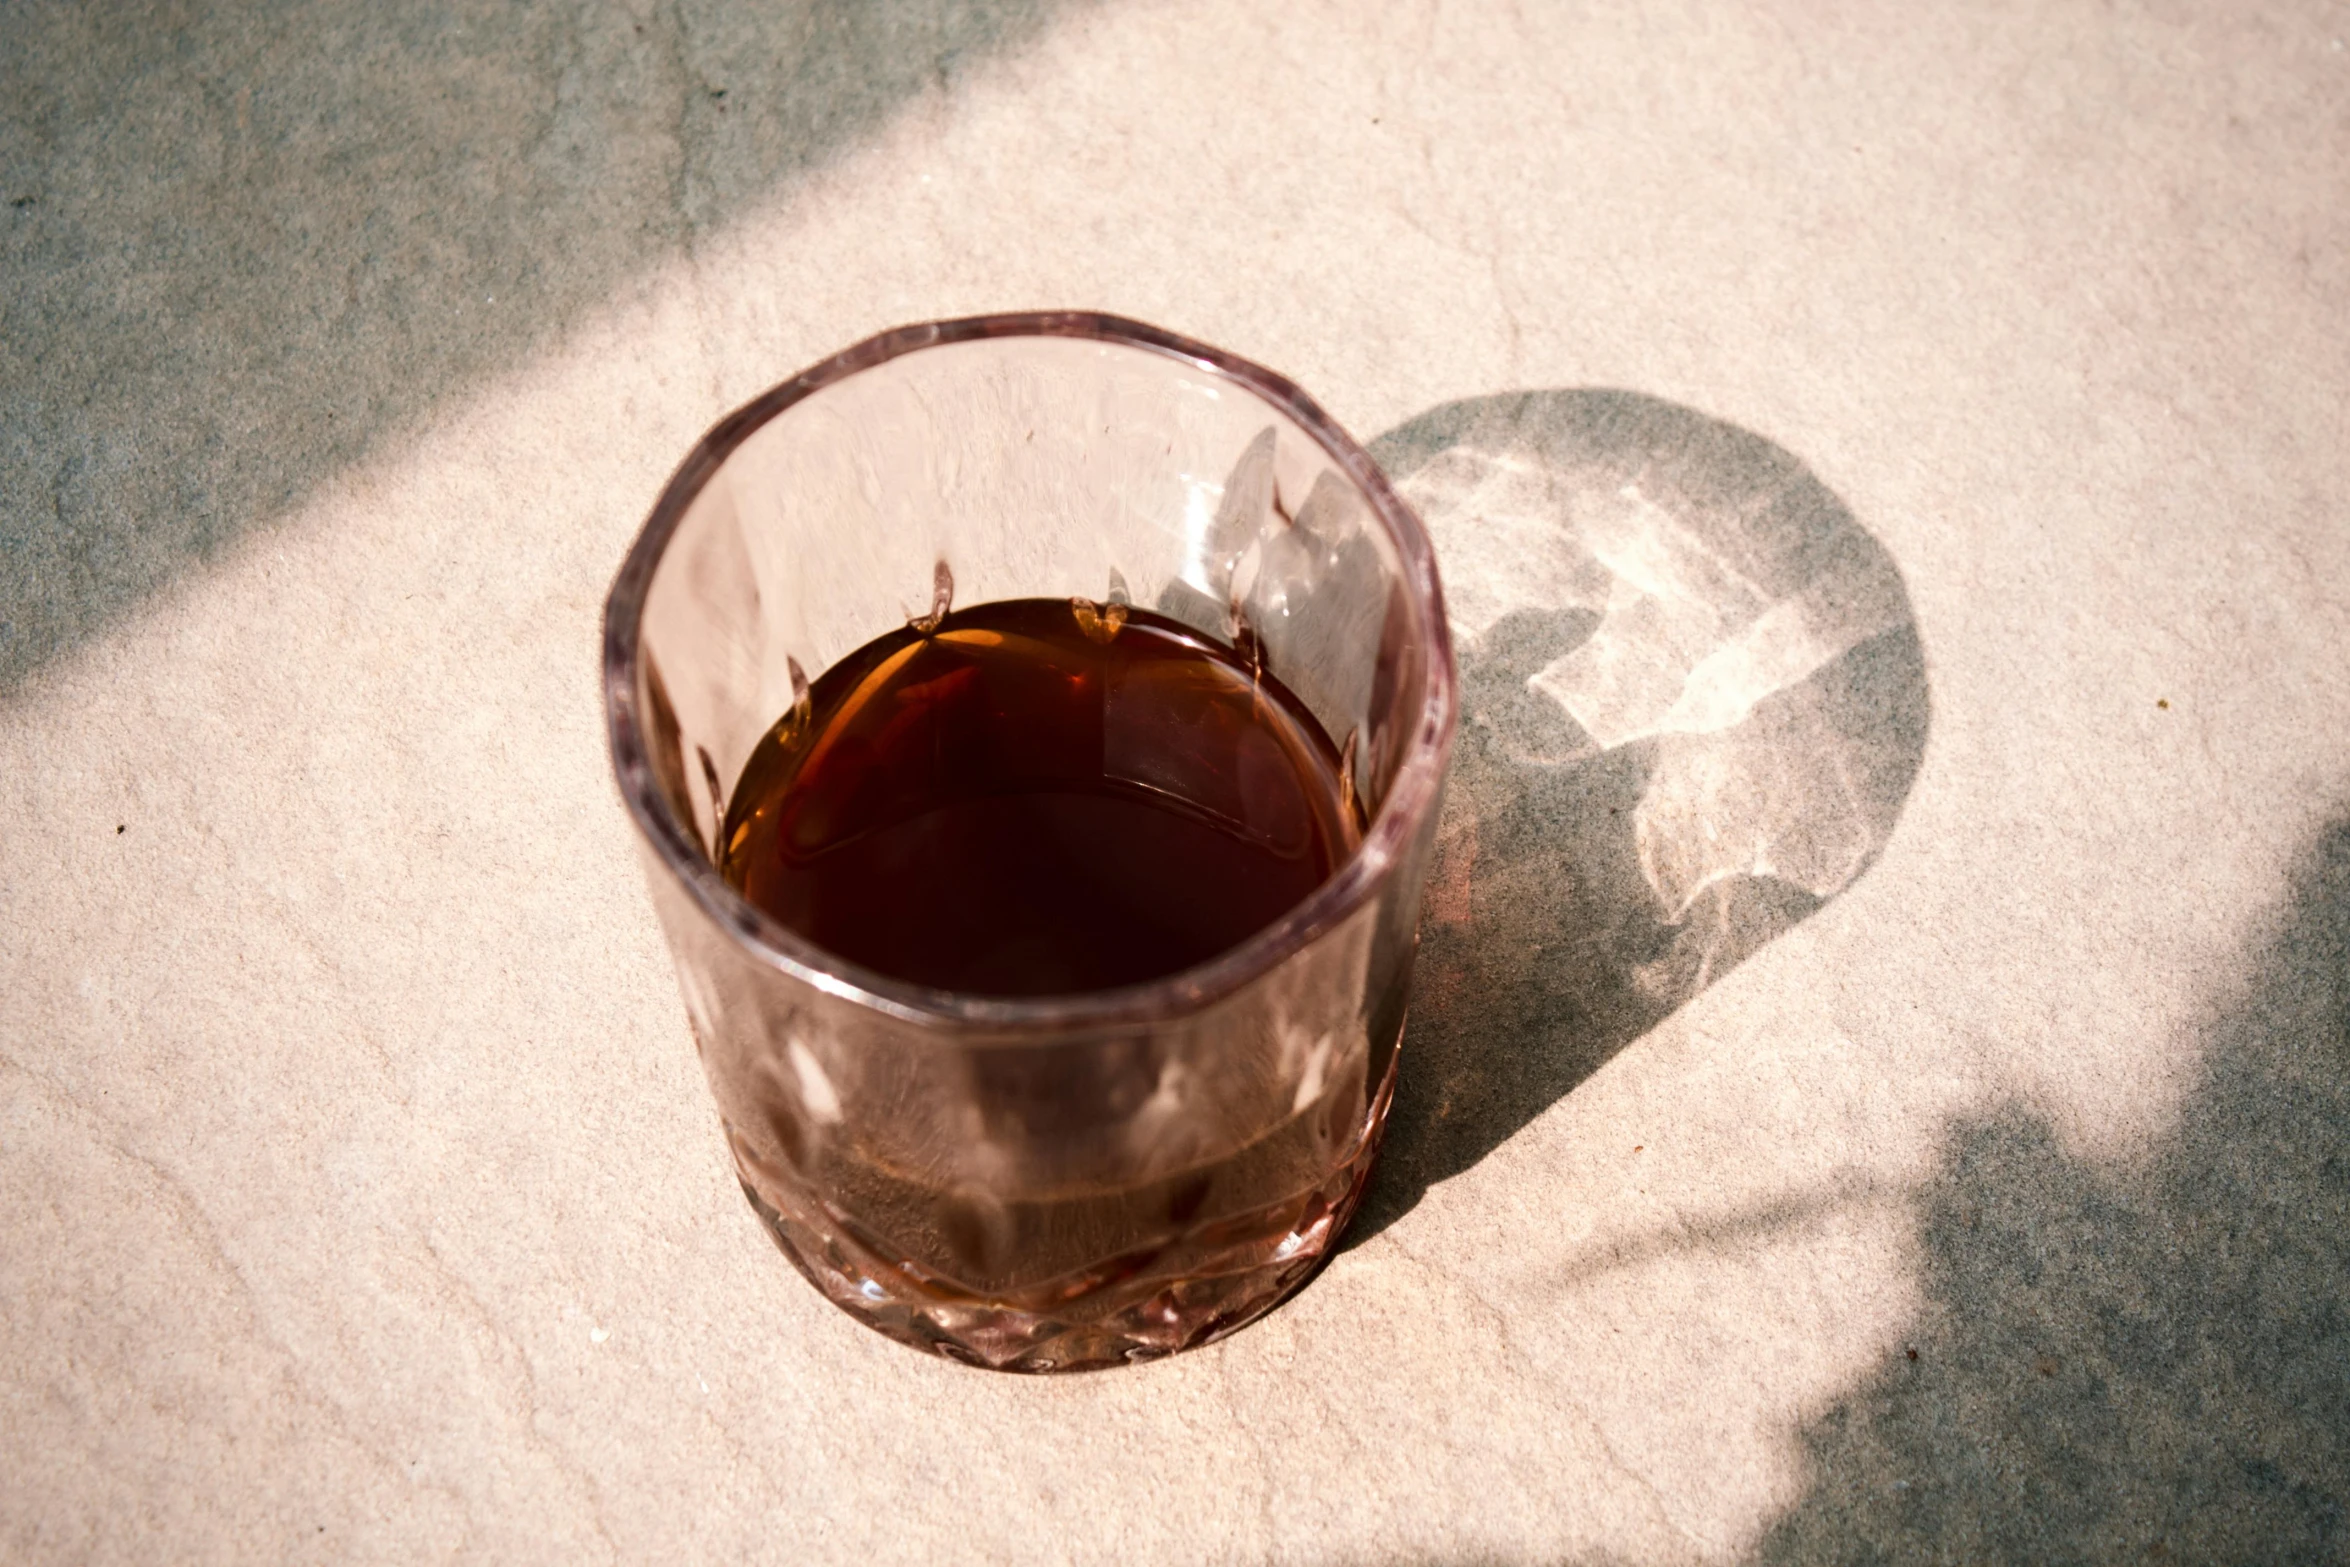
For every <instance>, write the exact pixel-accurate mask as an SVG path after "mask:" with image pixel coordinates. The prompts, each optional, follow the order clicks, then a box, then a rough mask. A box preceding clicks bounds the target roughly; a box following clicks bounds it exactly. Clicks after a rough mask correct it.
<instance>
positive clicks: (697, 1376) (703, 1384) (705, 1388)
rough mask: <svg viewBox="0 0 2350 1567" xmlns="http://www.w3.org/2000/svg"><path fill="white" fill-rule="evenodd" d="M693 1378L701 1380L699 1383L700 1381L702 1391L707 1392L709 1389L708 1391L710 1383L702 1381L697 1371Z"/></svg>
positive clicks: (697, 1380)
mask: <svg viewBox="0 0 2350 1567" xmlns="http://www.w3.org/2000/svg"><path fill="white" fill-rule="evenodd" d="M694 1380H695V1381H696V1382H701V1383H702V1391H703V1392H705V1393H707V1392H709V1391H710V1384H709V1383H707V1382H702V1378H701V1376H700V1374H699V1373H697V1374H696V1375H695V1377H694Z"/></svg>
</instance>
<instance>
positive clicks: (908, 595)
mask: <svg viewBox="0 0 2350 1567" xmlns="http://www.w3.org/2000/svg"><path fill="white" fill-rule="evenodd" d="M1042 596H1058V597H1066V598H1068V599H1070V600H1072V601H1073V602H1074V601H1080V600H1083V601H1089V602H1090V604H1092V605H1094V606H1107V605H1111V604H1116V603H1130V604H1133V605H1136V606H1141V607H1149V608H1155V609H1157V610H1158V611H1159V612H1161V613H1163V614H1166V615H1168V616H1170V617H1172V618H1174V619H1176V620H1179V621H1182V622H1184V623H1185V624H1187V625H1189V626H1191V627H1193V628H1195V629H1196V630H1199V631H1201V632H1203V633H1205V634H1207V635H1209V636H1210V637H1212V638H1214V639H1216V640H1218V641H1219V642H1221V643H1223V644H1224V645H1227V646H1230V647H1233V648H1235V649H1237V650H1240V651H1241V652H1242V653H1244V654H1245V655H1246V657H1247V658H1248V659H1250V660H1251V661H1253V667H1255V668H1258V669H1260V670H1264V671H1268V672H1270V673H1271V674H1272V675H1273V676H1274V677H1275V678H1276V679H1278V680H1279V681H1280V682H1281V683H1282V684H1283V685H1285V686H1286V687H1287V688H1288V689H1289V691H1290V692H1291V693H1293V694H1294V695H1295V696H1296V697H1297V698H1298V699H1299V701H1301V702H1302V703H1303V704H1304V706H1305V707H1306V708H1307V709H1308V710H1309V711H1310V712H1311V713H1312V714H1313V716H1314V717H1315V719H1316V720H1317V722H1319V723H1320V725H1321V726H1322V728H1323V729H1324V730H1325V731H1326V732H1327V734H1328V735H1329V737H1330V738H1331V740H1332V741H1333V742H1335V743H1336V745H1337V747H1338V750H1339V754H1340V755H1341V757H1342V758H1343V759H1344V787H1346V788H1349V789H1351V790H1352V792H1353V794H1354V795H1355V797H1356V800H1357V802H1359V809H1360V812H1361V817H1362V820H1363V822H1364V824H1365V825H1364V831H1363V836H1362V841H1361V844H1360V846H1359V847H1358V848H1357V849H1356V850H1355V851H1354V853H1353V854H1352V856H1351V857H1349V858H1347V859H1346V860H1345V861H1344V862H1343V863H1341V864H1340V865H1338V866H1337V868H1336V869H1335V870H1334V871H1333V873H1332V874H1331V875H1330V877H1329V878H1328V879H1327V880H1326V881H1324V882H1323V883H1322V884H1321V885H1320V886H1319V887H1318V888H1317V889H1316V890H1315V891H1314V892H1313V893H1312V894H1310V895H1309V896H1308V897H1307V898H1306V899H1305V901H1303V902H1302V903H1300V904H1298V905H1297V906H1296V907H1295V908H1293V909H1291V910H1290V911H1289V912H1288V913H1287V914H1286V915H1284V916H1283V917H1281V918H1280V919H1278V920H1276V921H1275V922H1274V923H1273V924H1271V925H1269V926H1266V927H1265V928H1264V929H1262V930H1259V931H1258V932H1257V933H1256V934H1255V935H1253V936H1250V937H1248V938H1247V939H1246V940H1244V941H1242V942H1241V943H1240V944H1239V945H1237V946H1235V947H1232V948H1231V949H1229V950H1228V951H1225V952H1224V953H1222V954H1221V955H1220V956H1217V957H1215V958H1212V959H1211V960H1209V961H1207V962H1204V963H1200V964H1198V965H1196V966H1194V967H1191V968H1187V969H1183V970H1181V971H1179V972H1176V973H1172V974H1170V975H1168V976H1167V977H1165V978H1163V979H1158V980H1154V981H1152V982H1149V983H1146V984H1137V985H1131V986H1127V987H1124V988H1121V989H1116V990H1103V991H1093V992H1086V993H1077V994H1066V995H1051V996H1043V997H1034V998H1021V999H1010V998H1001V997H990V996H984V995H974V994H965V993H960V992H952V991H943V990H935V989H929V988H925V987H922V986H918V985H912V984H908V983H905V982H902V981H900V980H897V979H893V978H890V977H888V976H885V975H882V974H879V973H875V972H873V971H871V970H869V969H865V968H861V967H860V966H858V965H857V964H855V963H852V962H849V961H846V960H845V959H842V958H840V957H838V956H836V955H834V954H832V953H830V952H827V951H825V950H823V949H822V948H820V947H818V946H816V945H814V944H813V943H811V942H809V941H808V940H806V939H805V938H803V937H802V936H800V935H797V934H795V933H794V932H793V931H791V930H789V929H787V928H785V927H784V926H783V925H781V924H780V923H778V922H777V921H776V920H774V919H772V918H770V917H769V916H768V915H766V914H765V913H763V912H762V911H761V910H759V909H758V908H756V907H754V906H752V905H751V904H749V903H747V902H746V901H744V899H743V898H742V897H741V896H739V895H738V894H737V893H736V891H735V890H734V888H733V887H732V886H731V885H730V884H729V883H728V882H727V881H726V880H725V878H724V877H722V876H721V874H720V873H719V871H718V869H717V866H716V859H717V836H718V834H719V832H720V831H721V830H722V826H723V824H724V823H725V821H726V819H727V790H728V789H729V788H730V787H732V785H733V782H734V780H736V778H737V777H738V776H739V775H740V773H741V770H742V767H743V763H744V761H745V759H746V758H747V757H749V756H750V754H751V752H752V749H753V748H754V747H755V746H756V745H758V743H759V742H760V740H761V738H762V737H763V736H765V735H766V734H767V733H768V732H769V730H770V729H772V728H773V727H774V726H775V725H776V724H777V723H778V721H779V720H782V721H790V715H791V714H792V713H793V711H794V709H795V707H796V706H797V705H798V704H799V703H800V702H801V701H802V699H803V698H804V695H805V693H806V691H807V689H808V684H809V682H810V680H811V679H812V678H813V676H814V675H815V674H816V673H818V672H820V671H822V670H823V669H825V668H826V667H828V666H829V665H830V664H832V663H833V662H834V661H835V660H837V659H839V658H840V657H841V656H843V655H844V654H847V653H849V652H851V651H853V650H854V649H856V648H858V647H860V646H862V645H863V644H865V643H866V642H868V641H870V640H871V639H873V638H874V637H876V636H878V635H880V634H881V633H883V632H886V631H888V630H890V629H891V628H893V627H896V626H900V625H903V624H906V623H909V622H919V621H921V620H922V619H923V618H924V617H926V616H928V615H931V614H933V613H935V612H936V611H938V610H940V609H942V608H944V607H945V606H946V604H947V603H948V602H949V601H952V602H955V603H960V604H963V605H972V604H979V603H984V602H989V601H992V600H998V599H1010V598H1034V597H1042ZM604 692H605V703H606V715H607V719H608V723H609V729H610V738H611V746H612V759H613V765H614V769H615V771H616V772H617V774H618V778H619V784H620V791H621V794H622V796H623V798H624V799H625V801H626V803H627V806H628V809H629V811H630V814H631V815H632V816H633V817H634V819H635V821H636V824H637V827H638V828H639V829H640V831H641V833H642V847H643V851H644V858H645V865H646V871H647V877H648V880H649V882H650V884H651V889H652V895H653V902H654V905H655V908H656V910H657V911H658V914H659V917H660V921H661V926H662V930H663V932H664V934H665V935H666V937H667V939H668V943H669V947H670V950H671V952H672V954H673V955H674V957H675V960H676V966H677V973H678V980H679V984H680V987H681V989H682V990H683V992H684V999H685V1008H686V1014H687V1017H688V1018H689V1020H690V1022H691V1025H692V1029H693V1037H694V1042H695V1045H696V1047H697V1049H698V1050H699V1052H700V1054H701V1059H702V1063H703V1066H704V1069H705V1071H706V1073H707V1075H708V1078H709V1082H710V1087H711V1091H712V1093H713V1095H714V1097H715V1098H716V1100H717V1103H718V1110H719V1114H720V1117H721V1119H722V1122H723V1125H724V1131H725V1137H726V1142H727V1146H728V1148H729V1150H730V1151H731V1153H732V1156H733V1160H734V1166H735V1170H736V1173H737V1174H738V1176H739V1177H740V1179H741V1182H742V1187H743V1190H744V1192H745V1194H746V1195H747V1196H748V1197H749V1198H750V1202H751V1206H752V1208H753V1209H754V1210H756V1212H757V1213H758V1215H759V1217H760V1218H761V1219H762V1220H763V1221H764V1222H765V1224H766V1226H767V1228H768V1230H769V1231H770V1232H771V1233H772V1234H773V1236H774V1238H775V1240H776V1243H777V1244H778V1245H779V1246H781V1248H782V1249H783V1253H784V1255H785V1256H786V1257H788V1258H790V1259H791V1261H792V1262H793V1263H794V1264H795V1265H796V1266H797V1267H798V1268H799V1269H800V1271H801V1272H802V1273H804V1274H805V1275H806V1276H807V1277H808V1279H809V1280H810V1281H811V1282H813V1283H814V1284H815V1285H816V1287H817V1288H818V1289H820V1290H822V1291H823V1292H824V1294H825V1295H826V1296H827V1297H828V1298H829V1299H831V1300H832V1301H833V1302H834V1303H835V1304H837V1305H838V1306H840V1307H841V1308H842V1309H843V1310H845V1311H847V1312H848V1313H849V1314H850V1315H852V1316H854V1317H856V1318H857V1319H858V1320H860V1321H862V1322H864V1323H866V1324H867V1325H868V1326H871V1327H873V1328H876V1329H878V1330H879V1331H881V1332H883V1333H885V1334H888V1335H890V1336H891V1337H893V1338H897V1339H901V1340H903V1341H905V1342H907V1343H909V1344H914V1345H917V1346H920V1347H922V1348H924V1349H928V1350H930V1351H932V1352H934V1353H937V1354H941V1355H946V1356H950V1357H952V1358H954V1359H957V1360H962V1361H966V1362H969V1363H973V1364H978V1365H984V1366H992V1367H999V1368H1003V1369H1008V1370H1017V1371H1060V1370H1070V1369H1076V1368H1082V1367H1091V1366H1100V1365H1106V1364H1110V1363H1114V1362H1120V1361H1136V1360H1145V1359H1149V1358H1152V1357H1155V1356H1158V1355H1162V1354H1166V1353H1169V1352H1171V1351H1175V1350H1180V1349H1184V1348H1188V1347H1190V1346H1193V1345H1197V1344H1201V1343H1204V1342H1207V1341H1208V1340H1211V1339H1214V1338H1217V1337H1219V1336H1221V1335H1223V1334H1225V1333H1228V1332H1230V1331H1231V1330H1233V1329H1234V1328H1236V1327H1238V1326H1240V1325H1241V1324H1243V1323H1246V1322H1248V1321H1249V1320H1251V1319H1252V1318H1254V1317H1256V1316H1258V1315H1260V1314H1262V1313H1263V1312H1265V1311H1266V1310H1268V1309H1269V1308H1271V1307H1272V1306H1273V1305H1274V1303H1275V1302H1277V1301H1279V1300H1280V1299H1281V1298H1282V1297H1283V1296H1284V1295H1285V1294H1287V1293H1288V1292H1289V1291H1290V1290H1292V1289H1294V1288H1296V1287H1297V1285H1298V1284H1299V1283H1300V1282H1302V1281H1303V1280H1304V1279H1305V1277H1306V1276H1307V1275H1308V1274H1309V1273H1311V1272H1312V1271H1313V1269H1314V1267H1315V1266H1316V1264H1317V1263H1318V1262H1319V1261H1320V1260H1321V1259H1322V1258H1323V1257H1324V1256H1325V1255H1326V1254H1327V1253H1328V1251H1329V1249H1330V1247H1331V1245H1332V1243H1333V1241H1334V1240H1335V1239H1336V1238H1337V1236H1338V1234H1339V1232H1340V1230H1341V1229H1342V1227H1343V1226H1344V1225H1345V1223H1346V1221H1347V1218H1348V1216H1349V1215H1350V1214H1351V1213H1352V1211H1353V1209H1354V1206H1355V1204H1356V1202H1357V1200H1358V1199H1359V1198H1360V1196H1361V1194H1362V1190H1363V1186H1364V1183H1365V1180H1366V1179H1367V1177H1368V1175H1369V1172H1370V1167H1371V1160H1372V1157H1373V1154H1374V1153H1375V1151H1376V1149H1377V1146H1378V1141H1379V1134H1380V1129H1381V1127H1382V1125H1383V1123H1384V1121H1385V1117H1386V1113H1387V1107H1388V1103H1389V1099H1390V1096H1391V1094H1392V1092H1393V1085H1394V1081H1395V1072H1396V1063H1397V1059H1398V1045H1399V1042H1400V1038H1401V1035H1402V1030H1403V1021H1404V1008H1405V999H1406V994H1407V991H1408V988H1409V984H1410V977H1411V969H1412V957H1413V953H1414V950H1415V947H1416V944H1417V922H1418V910H1419V897H1420V885H1421V880H1422V875H1423V870H1424V867H1425V863H1426V860H1427V856H1428V851H1429V844H1430V839H1431V836H1432V834H1433V830H1434V826H1435V823H1436V815H1437V804H1438V798H1439V795H1440V792H1441V789H1442V785H1443V779H1444V770H1445V764H1446V760H1447V757H1448V755H1449V752H1450V749H1451V744H1452V736H1453V726H1454V709H1455V698H1454V671H1453V658H1452V646H1451V642H1450V639H1449V636H1448V634H1447V631H1446V627H1445V619H1444V605H1443V598H1442V591H1441V589H1440V588H1439V586H1438V583H1437V576H1436V563H1435V561H1434V559H1433V557H1432V556H1431V554H1430V550H1429V546H1428V540H1427V538H1426V536H1425V535H1424V534H1423V532H1422V531H1421V528H1420V524H1419V522H1418V520H1417V519H1416V518H1415V517H1414V516H1413V515H1412V513H1411V512H1410V510H1409V509H1408V508H1407V507H1406V506H1405V505H1404V504H1403V502H1402V501H1400V500H1399V499H1397V497H1396V495H1395V492H1394V491H1393V490H1392V489H1391V488H1390V487H1389V486H1388V483H1387V480H1386V479H1385V478H1384V477H1383V476H1382V475H1381V474H1380V472H1379V470H1378V468H1377V467H1376V466H1375V465H1373V463H1372V462H1371V460H1370V459H1369V458H1368V457H1367V456H1366V455H1365V454H1364V453H1363V451H1362V449H1361V448H1360V447H1358V446H1357V445H1356V444H1355V443H1354V441H1353V440H1351V439H1349V438H1348V436H1347V435H1346V434H1345V433H1344V432H1343V431H1341V430H1340V429H1339V428H1338V427H1337V425H1336V424H1334V423H1333V422H1332V421H1331V420H1330V418H1329V417H1328V416H1327V415H1326V414H1324V413H1323V412H1322V411H1321V409H1319V408H1318V407H1316V406H1315V405H1314V403H1313V402H1312V401H1311V400H1310V399H1308V398H1307V397H1306V396H1305V394H1304V393H1302V392H1300V391H1299V390H1298V389H1297V388H1296V387H1295V386H1292V385H1291V384H1290V383H1289V382H1287V381H1285V380H1283V379H1282V378H1281V377H1279V376H1277V375H1274V374H1272V373H1270V372H1268V371H1266V370H1263V369H1261V368H1259V367H1257V366H1255V365H1253V364H1250V363H1248V362H1247V361H1245V360H1242V359H1239V358H1236V357H1235V356H1233V355H1230V354H1227V353H1223V352H1221V351H1219V350H1216V349H1213V348H1209V347H1206V346H1204V345H1202V344H1199V343H1194V342H1189V341H1186V340H1185V339H1183V338H1181V337H1178V336H1175V335H1174V334H1172V333H1168V332H1163V331H1159V330H1157V329H1155V328H1152V327H1148V326H1144V325H1141V324H1139V323H1137V322H1132V321H1124V320H1119V319H1116V318H1114V317H1110V316H1103V315H1094V314H1080V313H1055V314H1037V315H1007V316H989V317H982V318H977V319H970V320H961V321H947V322H936V323H930V324H926V325H920V326H910V327H904V328H900V329H898V330H896V331H891V332H885V333H883V334H881V335H880V336H878V337H874V338H870V339H868V340H867V341H865V342H863V343H860V344H858V345H857V346H855V347H853V348H851V349H849V350H847V351H846V352H844V353H841V354H839V355H837V356H835V357H834V358H831V359H828V360H826V361H825V362H824V363H822V364H820V365H817V366H815V367H814V368H812V369H810V370H807V371H805V372H803V373H802V374H800V375H797V376H795V377H793V378H792V379H791V380H789V381H786V382H784V383H783V384H782V385H780V386H777V387H775V388H774V389H773V390H771V391H769V392H767V393H766V394H765V395H763V396H761V397H759V398H757V399H756V400H755V401H753V402H751V403H750V404H749V405H747V406H746V407H744V408H742V409H740V410H738V411H737V412H735V413H733V414H731V415H729V416H728V417H727V418H726V419H724V420H722V421H721V422H720V423H719V424H718V425H717V426H716V427H715V428H714V429H712V430H711V431H710V433H709V434H708V435H707V436H705V437H704V438H703V440H702V442H701V444H700V445H698V446H697V447H695V448H694V450H693V451H692V453H691V454H690V455H688V456H687V458H686V460H685V462H684V464H683V466H681V467H680V468H679V469H678V471H677V474H676V476H675V477H674V478H673V479H672V480H671V481H670V483H669V486H668V488H667V489H666V490H665V491H664V492H663V494H662V496H661V498H660V501H659V503H658V504H657V505H656V506H655V507H654V508H653V512H652V516H651V518H650V520H649V521H648V522H647V523H646V525H645V528H644V532H643V533H642V534H641V535H640V536H639V538H638V539H637V541H636V543H635V545H634V547H633V548H632V549H631V550H630V552H629V554H628V558H627V560H626V562H625V563H624V564H623V565H622V567H621V569H620V573H619V576H618V578H617V580H616V581H615V582H614V584H613V587H612V593H611V597H610V599H609V601H608V603H607V605H606V609H605V620H604ZM900 895H902V896H903V897H904V898H905V899H907V900H908V901H909V903H911V902H913V901H914V900H919V899H922V898H924V897H925V896H928V895H929V889H927V888H925V887H924V886H923V885H922V884H921V882H920V881H919V880H918V879H913V880H909V882H908V884H907V885H906V886H905V887H904V888H903V889H902V891H901V893H900Z"/></svg>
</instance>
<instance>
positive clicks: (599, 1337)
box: [588, 1328, 612, 1344]
mask: <svg viewBox="0 0 2350 1567" xmlns="http://www.w3.org/2000/svg"><path fill="white" fill-rule="evenodd" d="M611 1336H612V1330H611V1329H610V1328H590V1329H588V1342H589V1343H590V1344H601V1343H603V1342H604V1340H606V1339H608V1338H610V1337H611Z"/></svg>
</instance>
